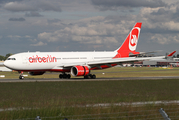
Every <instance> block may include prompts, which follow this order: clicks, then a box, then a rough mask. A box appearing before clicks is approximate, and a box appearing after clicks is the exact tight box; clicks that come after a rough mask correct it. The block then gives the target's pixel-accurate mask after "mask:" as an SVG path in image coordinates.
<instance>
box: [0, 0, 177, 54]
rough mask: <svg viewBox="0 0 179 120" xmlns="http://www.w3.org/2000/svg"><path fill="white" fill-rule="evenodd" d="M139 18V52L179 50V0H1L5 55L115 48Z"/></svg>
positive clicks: (0, 28)
mask: <svg viewBox="0 0 179 120" xmlns="http://www.w3.org/2000/svg"><path fill="white" fill-rule="evenodd" d="M136 22H142V23H143V25H142V29H141V34H140V38H139V43H138V46H137V50H138V51H144V52H146V51H154V50H163V52H162V53H161V54H164V53H165V52H171V51H173V50H177V52H178V51H179V47H178V46H179V34H178V33H179V2H177V1H176V0H170V1H167V0H125V1H124V0H73V1H72V0H50V1H49V0H30V1H29V0H0V41H1V42H0V43H1V44H0V55H5V54H6V53H18V52H27V51H94V50H96V51H104V50H110V51H112V50H115V49H117V48H118V47H119V46H120V45H121V44H122V42H123V41H124V39H125V38H126V36H127V34H128V33H129V31H130V30H131V28H132V27H133V26H134V24H135V23H136Z"/></svg>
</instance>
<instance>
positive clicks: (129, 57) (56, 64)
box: [4, 22, 174, 79]
mask: <svg viewBox="0 0 179 120" xmlns="http://www.w3.org/2000/svg"><path fill="white" fill-rule="evenodd" d="M141 26H142V23H141V22H137V23H136V24H135V25H134V27H133V28H132V30H131V31H130V33H129V34H128V36H127V38H126V39H125V41H124V42H123V44H122V45H121V46H120V47H119V48H118V49H116V50H114V51H101V52H96V51H93V52H24V53H18V54H14V55H12V56H10V57H8V58H7V60H6V61H5V62H4V65H5V66H6V67H7V68H9V69H12V70H15V71H18V72H20V76H19V79H24V76H23V72H29V74H30V75H43V74H44V73H45V72H46V71H50V72H61V74H59V78H60V79H70V78H71V75H73V76H84V79H95V78H96V75H95V74H91V70H100V69H105V68H110V67H114V66H116V65H119V64H122V63H126V62H134V61H141V60H149V59H159V58H165V56H160V57H144V58H139V57H136V56H137V55H139V54H145V53H144V52H137V51H136V47H137V42H138V39H139V34H140V30H141ZM173 54H174V53H172V54H170V56H172V55H173ZM66 73H71V75H70V74H66Z"/></svg>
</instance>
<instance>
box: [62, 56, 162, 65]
mask: <svg viewBox="0 0 179 120" xmlns="http://www.w3.org/2000/svg"><path fill="white" fill-rule="evenodd" d="M163 58H165V56H160V57H143V58H137V57H128V58H115V59H105V60H97V61H88V62H75V63H66V64H61V65H58V67H65V68H68V67H73V66H77V65H81V66H90V67H91V68H93V67H99V66H101V65H107V66H110V67H111V64H122V63H126V62H135V61H142V60H152V59H163Z"/></svg>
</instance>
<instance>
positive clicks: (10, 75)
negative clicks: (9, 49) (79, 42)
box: [0, 67, 179, 79]
mask: <svg viewBox="0 0 179 120" xmlns="http://www.w3.org/2000/svg"><path fill="white" fill-rule="evenodd" d="M91 72H92V74H96V76H97V78H116V77H146V76H147V77H148V76H151V77H153V76H179V68H177V67H175V68H156V67H113V68H109V69H103V70H92V71H91ZM24 74H28V73H26V72H25V73H24ZM59 74H60V73H50V72H47V73H45V74H44V75H37V76H31V75H28V77H26V78H29V79H36V78H58V76H59ZM0 75H5V78H0V79H18V78H19V73H18V72H0ZM72 78H75V77H73V76H72ZM80 78H82V77H80Z"/></svg>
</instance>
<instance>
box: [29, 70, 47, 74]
mask: <svg viewBox="0 0 179 120" xmlns="http://www.w3.org/2000/svg"><path fill="white" fill-rule="evenodd" d="M44 73H45V72H44V71H41V72H29V74H30V75H43V74H44Z"/></svg>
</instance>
